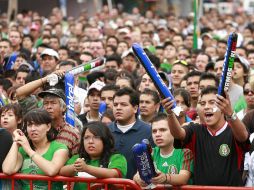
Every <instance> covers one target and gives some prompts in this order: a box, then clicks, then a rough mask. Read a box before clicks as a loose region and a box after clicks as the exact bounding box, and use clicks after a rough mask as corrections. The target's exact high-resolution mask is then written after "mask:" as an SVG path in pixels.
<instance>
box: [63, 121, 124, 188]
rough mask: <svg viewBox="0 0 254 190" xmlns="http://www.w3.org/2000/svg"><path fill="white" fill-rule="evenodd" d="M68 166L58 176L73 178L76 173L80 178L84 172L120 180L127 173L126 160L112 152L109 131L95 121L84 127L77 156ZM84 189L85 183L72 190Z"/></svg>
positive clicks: (112, 145)
mask: <svg viewBox="0 0 254 190" xmlns="http://www.w3.org/2000/svg"><path fill="white" fill-rule="evenodd" d="M68 164H69V165H68ZM68 164H67V165H66V166H64V167H63V168H62V169H61V170H60V175H64V176H74V175H76V174H77V172H78V175H79V176H82V175H83V174H84V172H85V173H88V174H90V175H92V176H95V177H97V178H112V177H114V178H122V177H125V175H126V173H127V162H126V159H125V157H124V156H123V155H121V154H118V153H116V152H115V151H114V138H113V136H112V134H111V132H110V130H109V129H108V127H107V126H106V125H105V124H103V123H101V122H97V121H96V122H91V123H88V124H87V125H85V126H84V129H83V131H82V134H81V143H80V149H79V155H75V156H73V157H72V158H71V159H70V160H69V161H68ZM85 188H86V184H85V183H76V184H75V185H74V190H81V189H85Z"/></svg>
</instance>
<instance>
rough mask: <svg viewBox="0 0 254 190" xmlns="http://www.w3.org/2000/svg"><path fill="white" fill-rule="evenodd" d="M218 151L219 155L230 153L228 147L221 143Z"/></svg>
mask: <svg viewBox="0 0 254 190" xmlns="http://www.w3.org/2000/svg"><path fill="white" fill-rule="evenodd" d="M219 153H220V155H221V156H224V157H225V156H228V155H229V153H230V148H229V147H228V145H227V144H222V145H220V149H219Z"/></svg>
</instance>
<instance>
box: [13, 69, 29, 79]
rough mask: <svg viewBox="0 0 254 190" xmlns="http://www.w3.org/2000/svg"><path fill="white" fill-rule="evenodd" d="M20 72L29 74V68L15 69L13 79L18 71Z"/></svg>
mask: <svg viewBox="0 0 254 190" xmlns="http://www.w3.org/2000/svg"><path fill="white" fill-rule="evenodd" d="M20 72H22V73H27V74H29V73H30V70H29V69H28V68H27V67H20V68H18V69H17V71H16V74H15V79H16V78H17V76H18V73H20Z"/></svg>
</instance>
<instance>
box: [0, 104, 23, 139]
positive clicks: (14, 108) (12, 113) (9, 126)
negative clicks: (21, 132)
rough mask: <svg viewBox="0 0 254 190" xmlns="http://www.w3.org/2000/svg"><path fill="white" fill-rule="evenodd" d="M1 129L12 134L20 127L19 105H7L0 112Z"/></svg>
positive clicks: (20, 114)
mask: <svg viewBox="0 0 254 190" xmlns="http://www.w3.org/2000/svg"><path fill="white" fill-rule="evenodd" d="M0 121H1V127H2V128H5V129H6V130H7V131H8V132H10V133H11V134H13V132H14V131H15V130H16V129H21V126H22V111H21V107H20V105H19V104H7V105H5V106H4V107H2V108H1V110H0Z"/></svg>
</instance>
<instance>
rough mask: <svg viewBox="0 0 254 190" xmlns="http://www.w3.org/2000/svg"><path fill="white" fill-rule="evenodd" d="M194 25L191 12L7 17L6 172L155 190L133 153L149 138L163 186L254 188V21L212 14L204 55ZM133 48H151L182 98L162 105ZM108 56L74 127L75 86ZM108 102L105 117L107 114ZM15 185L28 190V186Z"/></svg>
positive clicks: (39, 185) (0, 22)
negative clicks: (227, 66) (231, 51)
mask: <svg viewBox="0 0 254 190" xmlns="http://www.w3.org/2000/svg"><path fill="white" fill-rule="evenodd" d="M193 23H194V18H193V16H192V14H190V15H189V16H188V17H177V16H175V14H174V12H169V13H168V14H166V15H160V14H156V13H155V12H153V11H150V10H148V11H146V12H145V14H141V13H140V10H139V9H138V8H137V7H135V8H133V10H132V12H131V13H125V12H122V11H121V10H119V9H117V8H113V9H112V10H109V8H108V7H107V6H106V5H105V6H103V9H102V10H101V12H99V13H97V14H96V15H94V16H92V17H88V16H87V15H86V13H85V12H82V13H81V14H80V16H79V17H78V18H73V17H67V18H63V16H62V12H61V10H60V9H59V8H54V9H53V10H52V12H51V14H50V15H49V16H48V17H47V18H46V17H44V16H41V15H39V14H38V13H37V12H34V11H23V12H22V13H19V14H18V15H17V17H16V18H15V21H12V22H10V23H8V22H7V18H6V16H5V14H2V15H1V17H0V32H1V35H0V63H1V64H0V74H1V75H0V104H1V110H0V125H1V128H0V144H1V148H0V166H1V167H0V172H3V173H5V174H7V175H12V174H15V173H24V174H34V175H36V174H39V175H46V176H56V175H62V176H81V177H84V176H85V177H87V176H90V175H91V176H94V177H97V178H112V177H114V178H127V179H132V180H134V181H135V182H136V183H138V184H139V185H140V186H142V187H145V186H147V185H149V184H146V183H145V182H144V181H143V180H142V176H140V175H139V173H138V172H137V166H136V164H135V160H134V157H133V153H132V147H133V146H134V145H135V144H137V143H140V142H141V141H142V140H143V139H148V140H149V141H150V143H151V145H152V147H153V152H152V157H153V161H154V165H155V168H156V173H157V175H156V176H155V177H154V178H152V180H151V183H153V184H155V185H157V184H171V185H184V184H194V185H211V186H214V185H217V186H218V185H220V186H254V180H253V179H254V170H253V167H254V153H253V149H254V141H253V137H254V136H253V134H252V133H253V132H254V127H253V126H254V120H253V118H254V77H253V76H254V72H253V70H254V40H253V37H254V17H253V15H249V14H247V13H245V12H244V11H243V9H240V8H239V10H237V12H236V13H235V14H224V15H220V14H219V13H218V12H217V10H215V9H210V10H209V11H206V12H204V15H202V16H201V17H200V18H199V20H198V23H199V31H198V33H199V38H198V39H197V42H198V47H197V48H193V46H194V44H195V43H194V41H195V40H196V39H195V38H194V37H193V36H195V35H194V32H195V31H194V27H193ZM231 32H236V33H237V34H238V40H237V48H236V56H235V61H234V68H233V70H232V74H231V80H230V85H229V90H228V91H227V92H225V95H224V96H221V95H218V94H217V92H218V90H217V87H218V85H219V82H220V78H221V74H222V70H223V64H224V55H225V52H226V49H227V38H228V36H229V34H230V33H231ZM133 43H139V44H140V45H141V46H142V47H143V48H144V50H145V52H146V54H147V56H148V57H149V59H150V60H151V62H152V63H153V65H154V67H155V68H156V70H157V71H158V73H159V75H160V77H161V78H162V80H163V81H164V83H165V84H166V86H167V87H168V89H169V90H170V91H171V93H172V94H173V96H174V100H170V99H169V98H166V99H162V97H161V96H160V94H159V93H158V91H157V89H156V87H155V85H154V83H153V81H152V79H151V78H150V76H149V75H148V74H147V73H146V71H145V69H144V68H143V66H142V65H141V64H140V63H139V62H138V60H137V59H136V57H135V55H134V53H133V51H132V48H131V46H132V44H133ZM98 57H105V58H106V61H105V64H104V66H103V67H99V68H98V69H94V70H91V71H89V72H85V73H81V74H79V75H75V85H74V110H75V126H74V127H73V126H71V125H70V124H68V123H67V122H66V109H67V105H66V94H65V93H64V92H65V91H64V90H65V81H64V76H65V74H66V73H67V72H68V71H69V70H71V69H72V68H74V67H76V66H78V65H81V64H85V63H89V62H90V61H92V60H94V59H96V58H98ZM53 75H57V77H58V78H59V82H58V83H57V84H55V85H52V76H53ZM102 102H104V103H105V104H106V110H105V111H104V112H103V113H99V112H100V110H99V108H100V104H101V103H102ZM174 103H176V105H177V106H178V107H179V108H180V109H181V112H180V114H175V113H174V112H173V111H172V108H173V106H174ZM2 145H4V146H2ZM63 185H64V182H57V183H53V186H52V188H53V189H63ZM0 187H1V188H2V189H4V188H6V189H8V188H10V181H8V180H0ZM15 187H16V188H17V189H19V188H21V189H29V182H28V181H25V180H19V181H16V183H15ZM86 187H87V186H86V184H84V183H75V185H74V187H73V188H74V189H76V190H78V189H84V188H86ZM33 188H34V189H47V184H46V183H45V182H42V181H36V182H34V184H33Z"/></svg>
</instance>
